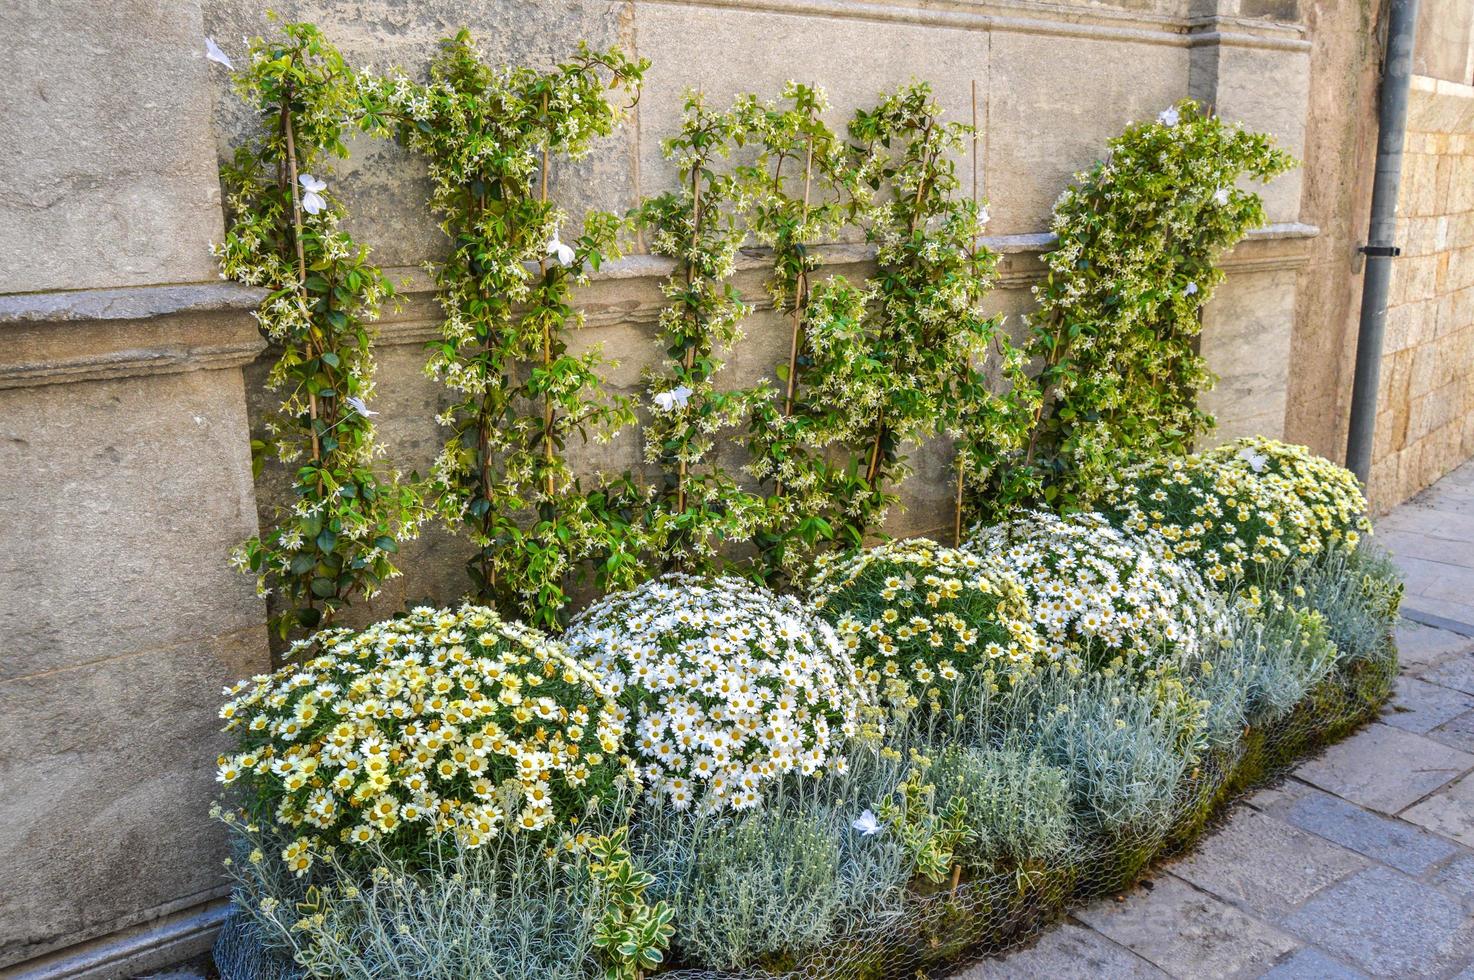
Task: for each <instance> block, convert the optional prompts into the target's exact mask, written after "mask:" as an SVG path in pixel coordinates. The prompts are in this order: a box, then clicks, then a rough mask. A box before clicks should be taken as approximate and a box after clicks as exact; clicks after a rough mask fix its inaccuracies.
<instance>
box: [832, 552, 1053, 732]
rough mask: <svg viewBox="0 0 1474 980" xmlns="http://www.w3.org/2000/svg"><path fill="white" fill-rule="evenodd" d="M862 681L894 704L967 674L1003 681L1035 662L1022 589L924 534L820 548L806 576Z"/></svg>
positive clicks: (1035, 640) (932, 693)
mask: <svg viewBox="0 0 1474 980" xmlns="http://www.w3.org/2000/svg"><path fill="white" fill-rule="evenodd" d="M811 594H812V597H813V598H812V602H813V605H814V608H815V609H816V610H817V611H818V613H819V614H820V615H821V616H823V617H824V618H825V619H827V620H828V621H829V622H831V623H833V624H834V627H835V629H836V630H837V631H838V633H839V636H840V639H841V641H842V642H843V643H844V645H845V648H846V649H847V650H848V652H849V654H850V657H851V659H852V660H853V661H854V662H855V664H856V666H857V667H859V669H860V670H861V671H863V672H864V673H865V676H866V680H867V682H868V683H869V684H871V685H872V686H874V687H876V688H878V689H879V691H880V693H881V697H882V699H883V700H884V701H885V702H886V703H888V704H890V705H891V706H892V707H894V708H897V709H900V710H901V711H903V712H904V711H910V710H912V709H914V708H916V707H918V706H919V705H921V704H922V703H923V701H924V702H925V703H926V704H927V705H929V707H930V708H931V709H932V710H934V711H936V710H940V709H941V707H942V700H943V691H944V689H949V688H951V687H952V686H953V685H955V684H956V683H957V682H958V681H959V680H961V679H964V678H968V679H975V680H979V681H982V682H985V683H1006V682H1007V680H1008V679H1009V678H1011V677H1013V676H1015V675H1018V674H1027V673H1028V672H1029V671H1030V670H1032V669H1033V668H1034V665H1035V660H1036V658H1037V657H1038V655H1039V652H1040V650H1041V647H1042V644H1041V642H1040V640H1039V637H1038V635H1037V634H1036V633H1035V632H1034V629H1033V624H1032V615H1031V610H1030V608H1029V606H1028V604H1027V602H1026V601H1025V595H1024V589H1023V587H1022V586H1021V585H1020V584H1019V583H1018V581H1017V580H1016V579H1015V578H1014V577H1013V576H1012V575H1011V574H1010V573H1009V572H1008V571H1007V570H1003V569H1000V568H999V567H997V566H996V565H990V563H989V562H988V561H986V560H985V559H983V558H980V557H978V556H977V555H974V554H971V553H968V552H964V551H959V550H957V549H955V548H944V547H942V546H941V545H939V544H937V543H936V542H935V541H931V540H929V539H927V538H910V539H907V540H903V541H892V542H887V543H885V544H881V545H878V546H877V547H874V548H867V549H865V550H864V551H860V552H857V553H856V554H854V555H851V556H849V557H846V558H838V557H834V556H826V558H825V559H824V560H822V561H821V563H820V565H819V570H818V571H817V573H816V574H815V575H814V579H813V582H812V584H811Z"/></svg>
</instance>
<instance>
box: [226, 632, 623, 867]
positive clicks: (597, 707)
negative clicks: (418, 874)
mask: <svg viewBox="0 0 1474 980" xmlns="http://www.w3.org/2000/svg"><path fill="white" fill-rule="evenodd" d="M294 653H296V654H299V655H301V656H309V655H310V654H313V653H315V654H316V655H313V656H310V658H309V659H305V660H304V661H303V662H301V663H294V664H289V665H288V666H286V667H283V668H282V669H280V670H278V671H276V672H275V673H273V674H265V675H259V676H257V677H253V678H251V679H250V680H249V681H241V682H240V683H238V684H236V685H235V686H233V687H230V688H227V689H226V692H225V693H226V696H227V697H229V698H230V700H229V701H227V702H226V704H225V706H224V707H223V708H222V709H221V710H220V717H221V718H223V719H225V722H226V724H225V729H224V730H225V731H227V732H234V733H237V734H238V736H239V739H240V744H239V750H238V751H237V752H235V753H233V754H229V755H223V756H221V757H220V759H219V775H218V779H219V781H220V782H222V783H224V784H226V785H227V786H234V785H235V784H237V783H239V784H240V785H241V786H242V787H244V790H245V793H244V801H243V805H244V808H245V810H246V812H247V814H248V815H250V816H251V817H252V818H253V819H256V820H262V821H268V820H269V821H274V822H276V823H277V824H278V825H279V826H281V827H282V828H283V829H286V830H287V831H288V832H289V833H294V834H295V835H296V836H295V839H294V840H292V842H291V843H290V844H289V845H288V846H287V847H286V849H285V850H284V851H283V854H282V858H283V860H284V861H286V862H287V864H288V866H289V867H290V868H291V869H292V870H293V871H295V872H297V873H298V874H301V873H303V872H305V871H306V870H307V869H308V868H309V867H310V866H311V864H312V861H313V858H314V855H315V854H316V853H317V851H318V849H319V848H321V847H324V846H326V847H336V846H339V845H350V846H352V845H363V844H368V843H371V842H378V843H379V844H380V845H382V846H383V847H385V848H386V849H388V850H390V851H395V852H400V853H405V854H408V855H415V854H418V853H420V852H421V851H423V850H424V849H425V847H426V846H427V845H433V844H435V843H437V842H439V841H441V840H443V839H448V838H449V837H450V836H451V835H453V836H454V837H455V838H458V839H459V840H460V842H461V843H462V844H464V845H465V846H467V847H472V848H474V847H477V846H479V845H480V844H482V843H484V842H485V841H487V840H488V839H490V838H492V837H494V836H496V835H498V834H503V833H518V832H549V831H553V830H555V829H562V830H564V831H565V832H568V831H569V829H570V828H571V827H572V826H573V825H575V824H576V823H577V822H578V820H579V818H580V817H582V816H583V815H584V814H585V813H587V812H588V811H589V809H590V808H591V807H593V806H594V805H595V804H596V803H597V802H598V801H599V800H600V799H603V798H605V797H606V796H608V795H609V794H611V793H612V792H613V791H614V790H615V789H616V788H617V787H618V786H619V785H621V783H622V781H623V780H625V779H627V778H629V777H630V776H632V775H633V772H632V770H631V769H630V768H628V766H627V760H625V759H624V758H623V757H622V756H621V755H620V745H621V742H622V739H623V731H622V726H621V723H620V714H619V712H618V710H617V709H616V708H615V706H614V705H613V703H612V702H611V700H610V698H609V695H608V692H607V690H606V689H605V688H604V687H603V685H602V684H601V683H600V682H599V680H598V679H597V678H596V677H595V676H594V675H593V674H592V673H591V672H590V671H589V669H588V668H587V667H585V666H584V665H582V664H581V663H579V662H578V661H577V660H574V659H573V658H571V657H570V656H568V654H567V653H566V652H565V651H564V649H563V648H562V646H561V645H559V644H558V643H556V642H554V641H552V640H549V639H548V638H547V637H546V636H544V635H543V634H542V633H540V632H538V631H537V630H535V629H532V628H531V627H528V626H524V625H522V624H520V623H515V622H506V621H503V620H502V619H501V618H499V617H498V616H497V614H496V613H495V612H494V611H493V610H491V609H488V608H485V607H481V606H473V605H466V606H462V607H461V608H460V609H454V610H451V609H431V608H423V607H422V608H418V609H415V610H413V611H412V612H411V613H410V614H409V615H407V616H405V617H403V618H400V619H394V620H389V621H387V622H383V623H378V624H376V625H374V626H371V627H369V628H368V629H365V630H361V631H354V630H347V629H333V630H324V631H322V632H319V633H317V634H316V635H315V636H313V637H312V638H310V639H309V640H304V641H302V642H301V643H299V644H297V645H296V647H294Z"/></svg>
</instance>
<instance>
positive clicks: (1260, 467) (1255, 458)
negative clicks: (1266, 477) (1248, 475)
mask: <svg viewBox="0 0 1474 980" xmlns="http://www.w3.org/2000/svg"><path fill="white" fill-rule="evenodd" d="M1239 458H1240V459H1242V460H1243V461H1244V462H1246V463H1248V464H1249V469H1251V470H1253V471H1254V472H1255V473H1263V472H1264V467H1265V466H1267V465H1269V457H1268V456H1266V455H1264V454H1263V453H1256V452H1255V451H1254V450H1253V449H1251V448H1250V447H1248V446H1245V447H1244V448H1243V449H1241V450H1239Z"/></svg>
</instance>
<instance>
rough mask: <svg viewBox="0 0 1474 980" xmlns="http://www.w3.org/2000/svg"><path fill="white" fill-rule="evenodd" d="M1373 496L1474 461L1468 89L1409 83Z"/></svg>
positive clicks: (1472, 97) (1389, 500) (1472, 175)
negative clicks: (1396, 254) (1397, 247)
mask: <svg viewBox="0 0 1474 980" xmlns="http://www.w3.org/2000/svg"><path fill="white" fill-rule="evenodd" d="M1403 153H1404V155H1403V170H1402V187H1401V191H1400V193H1399V195H1398V201H1397V215H1398V222H1397V241H1398V244H1399V245H1400V246H1401V247H1402V257H1401V258H1400V259H1398V260H1397V261H1396V262H1395V263H1394V265H1393V279H1392V293H1391V297H1390V299H1389V306H1388V312H1387V337H1386V342H1385V344H1384V346H1383V355H1382V380H1381V385H1380V387H1379V390H1378V414H1377V429H1376V440H1375V443H1374V447H1373V464H1372V478H1371V491H1372V497H1373V503H1374V505H1375V506H1376V507H1377V509H1379V510H1384V509H1387V508H1389V507H1391V506H1393V505H1395V504H1397V503H1399V502H1401V501H1403V500H1405V499H1407V498H1408V497H1410V496H1412V495H1413V494H1415V493H1417V492H1418V491H1419V490H1421V489H1423V488H1424V487H1426V486H1428V485H1430V484H1431V483H1433V482H1434V481H1435V480H1437V479H1438V478H1439V477H1441V476H1443V474H1445V473H1447V472H1449V471H1450V470H1452V469H1453V468H1454V467H1456V466H1458V465H1459V464H1460V463H1462V462H1463V461H1464V460H1466V459H1468V458H1469V457H1470V456H1471V455H1474V87H1471V86H1469V85H1465V84H1460V83H1458V82H1450V81H1445V80H1443V79H1435V78H1431V77H1428V76H1426V75H1415V76H1414V77H1413V81H1412V93H1411V97H1410V100H1409V108H1408V132H1407V139H1406V142H1405V143H1404V145H1403Z"/></svg>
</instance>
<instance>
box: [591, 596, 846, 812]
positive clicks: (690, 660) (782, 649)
mask: <svg viewBox="0 0 1474 980" xmlns="http://www.w3.org/2000/svg"><path fill="white" fill-rule="evenodd" d="M567 642H568V648H569V651H570V652H571V653H572V654H573V655H575V656H577V657H579V658H581V659H582V660H583V661H584V662H585V663H587V664H588V665H589V667H590V668H591V669H592V670H593V671H594V672H595V673H596V674H597V675H598V676H599V678H600V679H601V681H602V683H603V684H604V685H605V687H606V688H607V689H608V690H609V691H610V692H611V694H613V695H614V696H615V697H616V698H617V699H618V701H619V704H620V706H621V707H622V708H624V709H625V710H626V711H627V712H628V717H627V719H626V720H627V721H628V723H629V725H630V737H631V739H632V740H633V755H634V757H635V759H636V761H637V763H638V765H639V766H640V770H641V775H642V776H643V778H644V781H645V786H646V788H647V789H648V790H649V791H650V792H651V793H653V794H657V795H659V796H663V797H664V798H665V799H667V800H669V801H670V803H671V805H673V806H675V807H676V808H677V809H685V808H688V807H690V806H692V805H693V804H695V805H698V806H699V807H700V808H701V809H702V810H704V811H716V810H721V809H724V808H731V809H736V810H745V809H750V808H752V807H756V806H757V805H758V804H759V803H760V801H761V800H762V790H763V789H764V788H765V787H766V786H767V785H768V784H770V783H772V782H774V781H775V780H777V779H779V778H780V777H782V776H783V775H784V774H786V773H791V772H794V773H801V774H803V775H805V776H813V775H817V774H818V773H821V772H824V771H826V770H830V769H834V768H836V767H837V768H840V769H842V768H843V766H844V753H843V748H844V744H845V742H846V741H847V740H848V739H850V738H851V737H853V736H856V735H858V734H859V733H860V730H861V724H862V716H863V712H864V709H865V707H866V704H867V702H868V701H869V694H868V692H867V691H866V690H865V688H864V687H863V686H862V685H861V684H860V683H859V682H858V681H857V678H856V670H855V667H854V665H853V664H852V662H851V661H850V658H849V656H848V655H847V654H846V653H845V650H844V647H843V645H842V644H841V643H840V641H839V637H838V636H837V635H836V634H835V632H834V629H833V628H832V627H831V626H830V625H829V624H828V623H826V622H824V621H823V620H822V619H820V618H819V617H818V616H816V615H814V614H813V612H811V611H809V610H808V609H806V608H805V607H804V606H803V605H802V604H800V603H799V602H798V600H797V599H794V598H792V597H791V596H779V595H776V594H774V593H772V592H769V591H767V590H766V589H763V588H760V587H758V586H755V585H753V584H752V583H751V582H747V581H743V580H741V579H736V578H730V577H719V578H704V577H698V576H690V575H681V574H672V575H666V576H664V577H662V578H660V579H655V580H653V581H650V582H647V583H645V584H644V585H642V586H640V587H639V588H637V589H632V590H630V591H627V592H621V593H616V594H615V595H611V596H607V597H606V598H604V599H603V600H601V601H599V602H598V603H596V604H594V605H593V606H591V607H590V608H589V609H588V610H586V611H585V612H583V613H582V614H580V615H579V616H578V617H576V618H575V619H574V621H573V623H572V624H571V625H570V627H569V631H568V635H567Z"/></svg>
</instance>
